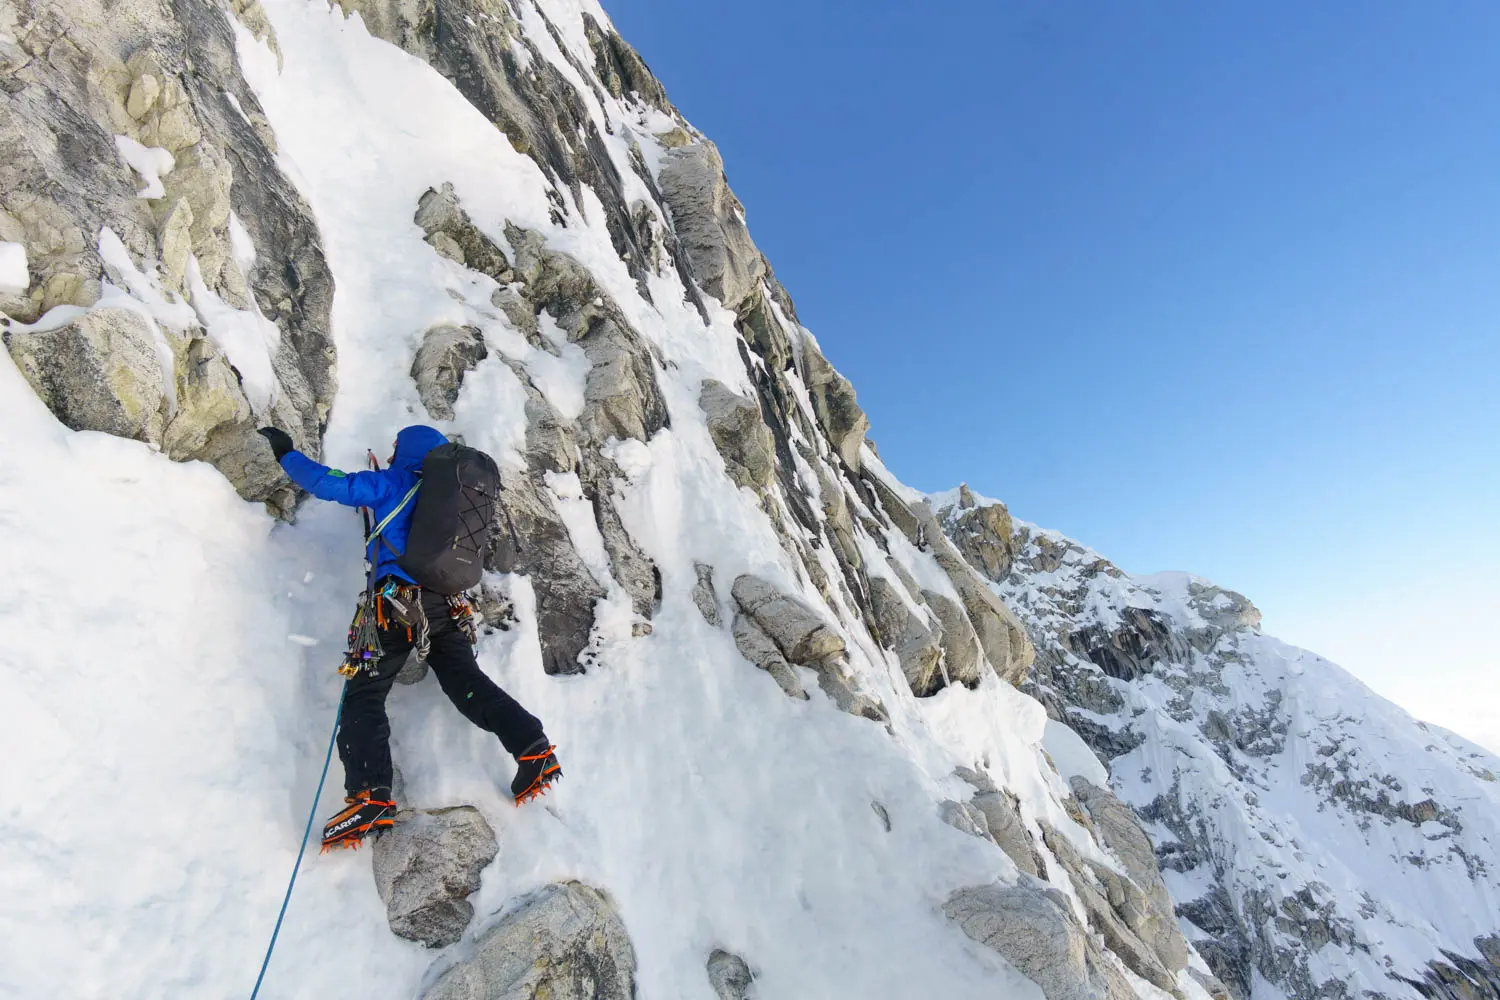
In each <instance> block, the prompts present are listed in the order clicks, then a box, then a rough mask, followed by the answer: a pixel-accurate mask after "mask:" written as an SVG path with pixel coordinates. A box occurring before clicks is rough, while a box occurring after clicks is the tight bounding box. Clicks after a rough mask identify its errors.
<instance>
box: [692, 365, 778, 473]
mask: <svg viewBox="0 0 1500 1000" xmlns="http://www.w3.org/2000/svg"><path fill="white" fill-rule="evenodd" d="M698 405H699V406H701V407H703V412H704V414H706V415H707V417H708V433H709V435H710V436H711V437H712V438H713V441H714V445H715V447H717V448H718V449H719V454H720V455H723V456H724V467H725V470H726V471H727V472H728V473H729V478H730V479H732V480H734V482H735V484H736V485H739V486H749V487H751V488H752V489H765V488H767V487H768V486H770V485H771V483H772V481H773V480H774V478H775V475H776V443H775V441H774V440H773V439H772V437H771V431H770V428H768V427H766V424H765V421H764V420H762V419H761V415H760V406H759V405H758V404H757V403H755V402H754V401H752V400H749V399H746V398H745V397H744V396H741V395H740V394H739V393H736V392H734V391H733V390H731V389H730V388H729V387H728V386H726V385H725V384H724V383H722V382H719V381H716V380H714V379H706V380H704V382H703V390H702V392H701V393H700V394H699V396H698Z"/></svg>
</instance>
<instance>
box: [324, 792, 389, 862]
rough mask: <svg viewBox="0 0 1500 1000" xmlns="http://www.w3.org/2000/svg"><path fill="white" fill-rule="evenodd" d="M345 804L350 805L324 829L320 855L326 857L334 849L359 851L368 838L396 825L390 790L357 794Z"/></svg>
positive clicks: (346, 800)
mask: <svg viewBox="0 0 1500 1000" xmlns="http://www.w3.org/2000/svg"><path fill="white" fill-rule="evenodd" d="M344 801H345V802H347V803H348V805H346V806H345V807H344V809H343V811H341V812H340V813H339V814H338V815H337V816H334V817H333V819H330V820H329V821H328V825H327V826H325V827H323V847H322V849H321V850H320V851H319V852H318V853H320V854H327V853H328V852H329V851H331V850H334V849H335V848H341V849H344V850H358V848H359V846H360V845H361V844H363V843H364V842H365V837H366V836H368V835H370V834H372V833H374V834H379V833H381V832H383V831H385V830H389V829H390V828H391V827H393V826H395V825H396V802H395V800H394V799H392V798H391V791H390V789H388V788H376V789H373V790H369V789H367V790H365V791H363V792H356V793H355V794H354V795H352V796H350V797H349V798H346V799H345V800H344Z"/></svg>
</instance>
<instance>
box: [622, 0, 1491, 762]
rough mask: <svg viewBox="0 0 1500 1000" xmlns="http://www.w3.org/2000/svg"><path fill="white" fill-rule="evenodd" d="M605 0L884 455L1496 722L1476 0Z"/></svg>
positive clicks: (1485, 75) (1465, 713) (1441, 703)
mask: <svg viewBox="0 0 1500 1000" xmlns="http://www.w3.org/2000/svg"><path fill="white" fill-rule="evenodd" d="M607 7H608V9H609V11H610V14H611V16H612V17H613V18H614V20H615V23H616V25H617V27H618V28H619V29H620V31H621V33H622V34H623V35H624V36H625V37H626V38H627V39H628V40H629V41H630V42H631V43H632V44H634V45H635V46H636V47H637V48H638V49H639V50H640V51H641V53H642V55H643V56H644V57H645V58H646V60H647V62H649V63H650V64H651V66H652V68H653V69H654V70H655V71H656V73H657V75H658V76H660V77H661V79H662V80H663V82H664V83H665V84H666V86H667V90H668V93H669V94H670V95H671V97H672V98H673V100H674V101H675V102H676V103H677V104H678V106H679V107H680V108H681V109H682V110H683V112H684V113H685V114H686V115H687V116H688V118H689V119H690V120H691V121H693V122H694V124H696V125H697V126H698V127H699V128H701V129H703V130H704V131H705V132H706V133H707V134H708V135H709V136H710V137H711V138H713V139H714V140H715V141H716V142H717V143H718V144H719V146H720V148H721V150H722V151H723V154H724V160H725V163H726V167H727V171H728V173H729V178H730V182H731V184H732V185H733V186H734V188H735V190H736V192H737V193H738V195H739V196H740V198H741V200H742V201H743V202H744V203H745V205H746V210H747V214H748V217H749V222H750V227H751V232H752V233H753V235H754V236H755V238H756V240H757V242H758V243H759V244H760V246H761V248H762V249H763V250H764V251H765V252H766V254H767V256H768V257H769V258H770V260H771V262H772V264H773V266H774V267H775V268H776V271H777V274H778V276H779V277H780V278H781V279H782V281H783V282H784V283H785V284H786V285H787V287H788V289H789V290H790V291H791V293H792V296H793V297H794V299H795V300H796V302H797V306H798V310H799V313H800V317H801V319H802V321H803V322H804V323H805V324H806V325H807V326H808V327H809V328H811V329H812V330H813V331H814V333H816V334H817V336H818V337H819V339H820V341H821V342H822V344H823V347H824V349H825V351H826V353H827V354H828V355H829V357H830V358H831V359H832V360H833V361H834V363H835V364H836V365H837V366H838V367H839V368H840V370H842V371H843V372H844V373H845V374H846V375H848V376H849V378H850V379H851V380H852V381H853V382H854V385H855V387H856V389H857V391H858V393H859V398H860V402H861V404H862V405H863V406H864V407H865V409H866V411H867V412H868V413H869V414H870V418H871V421H872V423H873V430H872V437H873V438H874V439H875V440H876V442H877V443H878V444H879V447H880V450H881V454H882V456H883V457H884V458H885V460H886V462H887V464H888V465H890V466H891V468H892V469H893V470H894V471H896V472H897V473H898V474H899V475H900V476H901V477H902V478H903V479H904V480H905V481H907V482H909V483H911V484H912V485H914V486H917V487H919V488H923V489H928V490H938V489H943V488H947V487H949V486H951V485H953V484H955V483H957V482H959V481H967V482H968V483H969V484H970V485H971V486H972V487H974V488H975V489H977V490H979V491H980V492H982V493H986V494H989V495H991V496H996V497H999V498H1002V499H1004V500H1005V501H1007V503H1009V505H1010V507H1011V510H1012V512H1013V513H1015V514H1016V515H1017V516H1018V517H1021V518H1024V519H1026V520H1030V521H1035V522H1038V523H1041V524H1044V525H1047V526H1049V527H1054V528H1058V529H1060V530H1062V531H1065V532H1067V533H1068V534H1071V535H1073V536H1074V537H1076V538H1078V539H1080V540H1082V541H1084V542H1086V543H1087V544H1089V545H1091V546H1093V547H1095V548H1097V549H1099V550H1100V551H1101V552H1103V553H1104V554H1105V555H1107V556H1109V557H1110V558H1111V559H1113V560H1114V561H1116V562H1118V563H1119V564H1121V565H1122V566H1123V567H1124V568H1126V569H1129V570H1132V571H1140V572H1149V571H1155V570H1160V569H1186V570H1190V571H1192V572H1195V573H1198V574H1200V575H1203V576H1207V577H1209V578H1211V579H1214V580H1215V581H1216V582H1219V583H1221V584H1223V585H1225V586H1229V587H1233V588H1235V589H1238V590H1241V591H1243V592H1245V593H1246V594H1247V595H1249V596H1250V597H1251V598H1252V599H1253V600H1254V601H1255V602H1256V603H1257V604H1258V605H1259V606H1260V607H1261V609H1262V610H1263V611H1264V612H1265V614H1266V629H1267V631H1269V632H1271V633H1273V634H1277V635H1281V636H1282V637H1284V638H1287V639H1289V640H1292V641H1295V642H1298V643H1300V644H1303V645H1306V646H1308V647H1309V648H1312V649H1315V650H1317V651H1318V652H1322V653H1324V654H1325V655H1328V656H1330V657H1331V658H1333V659H1335V660H1337V661H1339V662H1341V663H1342V664H1343V665H1344V666H1346V667H1347V668H1348V669H1350V670H1352V671H1354V672H1355V673H1357V674H1360V675H1361V676H1363V677H1365V678H1366V679H1368V680H1369V681H1370V682H1371V683H1372V684H1373V685H1374V686H1375V687H1376V689H1377V690H1380V691H1381V692H1382V693H1384V694H1386V695H1387V696H1389V697H1393V698H1395V699H1396V700H1397V701H1398V702H1401V703H1402V704H1403V705H1405V706H1406V707H1408V708H1409V709H1411V710H1412V711H1414V712H1416V713H1417V714H1419V715H1422V716H1424V717H1426V718H1430V719H1432V720H1433V721H1437V722H1441V723H1443V724H1446V725H1449V726H1451V727H1453V728H1455V729H1458V730H1459V731H1460V732H1463V733H1465V735H1469V736H1471V737H1473V738H1476V739H1480V740H1481V741H1483V742H1486V743H1487V744H1489V745H1490V746H1492V747H1494V748H1496V749H1500V654H1497V653H1496V651H1495V650H1496V647H1497V641H1496V640H1497V638H1500V637H1497V635H1496V633H1497V631H1500V583H1497V581H1500V528H1497V527H1496V523H1495V521H1496V518H1497V516H1500V402H1497V398H1500V5H1497V4H1494V3H1492V2H1488V0H1485V2H1473V0H1470V2H1465V0H1445V2H1444V3H1442V4H1411V3H1408V4H1368V3H1355V2H1352V0H1348V2H1337V0H1336V2H1332V3H1327V4H1315V5H1303V4H1290V3H1253V4H1252V3H1235V4H1200V3H1189V2H1185V0H1183V2H1156V0H1148V2H1144V3H1131V4H1114V3H1098V2H1092V3H1082V2H1071V0H1060V2H1059V0H1052V2H1047V3H1041V2H1034V0H1020V2H1014V3H1011V2H978V0H975V2H970V0H949V2H947V3H943V4H920V5H919V4H912V3H899V4H898V3H893V2H888V0H860V2H853V0H841V2H809V0H801V2H792V0H761V2H758V3H756V4H753V5H747V4H736V5H732V6H731V5H724V4H712V3H702V2H701V0H613V2H611V3H608V4H607Z"/></svg>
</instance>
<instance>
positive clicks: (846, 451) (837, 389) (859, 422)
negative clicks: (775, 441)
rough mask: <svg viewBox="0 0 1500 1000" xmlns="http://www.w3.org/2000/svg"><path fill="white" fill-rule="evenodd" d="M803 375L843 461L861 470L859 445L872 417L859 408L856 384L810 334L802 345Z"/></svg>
mask: <svg viewBox="0 0 1500 1000" xmlns="http://www.w3.org/2000/svg"><path fill="white" fill-rule="evenodd" d="M802 378H803V381H804V382H806V383H807V392H808V395H809V396H811V397H812V403H813V411H814V412H815V413H816V414H817V416H818V423H819V424H820V425H821V426H822V428H823V430H824V432H825V433H826V434H827V435H828V440H829V441H830V442H831V443H832V444H833V447H834V449H835V450H836V451H837V452H838V454H839V457H840V458H842V459H843V460H844V464H845V465H846V466H848V467H849V468H850V469H851V470H853V471H854V472H858V471H859V469H860V459H859V449H860V448H861V447H862V446H863V445H864V443H865V434H866V433H867V432H868V431H869V430H870V418H869V417H867V416H865V411H864V410H861V409H860V408H859V403H858V401H857V400H856V399H855V397H854V386H853V385H851V384H850V383H849V380H848V379H846V378H844V376H842V375H840V374H839V373H838V372H837V371H836V370H835V369H834V367H833V365H831V364H829V363H828V359H827V358H825V357H823V352H822V351H820V350H818V347H817V345H816V344H814V343H813V342H812V339H811V338H806V339H805V342H804V343H803V345H802Z"/></svg>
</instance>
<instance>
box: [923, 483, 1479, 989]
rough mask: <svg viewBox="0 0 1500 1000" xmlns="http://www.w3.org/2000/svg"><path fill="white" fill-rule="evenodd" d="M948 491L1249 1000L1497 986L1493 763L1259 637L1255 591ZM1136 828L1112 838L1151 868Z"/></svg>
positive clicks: (1037, 673)
mask: <svg viewBox="0 0 1500 1000" xmlns="http://www.w3.org/2000/svg"><path fill="white" fill-rule="evenodd" d="M934 499H935V501H936V506H937V509H938V511H939V516H940V518H941V520H942V522H943V526H944V529H945V531H946V532H947V533H948V535H949V537H950V538H951V539H952V540H953V543H954V544H955V545H956V546H957V547H958V548H959V549H960V550H961V551H962V553H963V555H964V556H965V558H966V559H967V560H968V561H969V562H970V563H971V564H972V565H974V566H975V567H982V568H983V570H984V572H985V573H986V575H987V576H988V577H989V578H990V580H991V581H992V583H993V584H994V588H995V592H996V593H997V594H998V595H999V596H1001V597H1002V598H1003V599H1004V600H1005V602H1006V604H1007V605H1009V606H1010V607H1012V608H1014V609H1015V610H1016V612H1017V614H1019V615H1020V616H1021V618H1022V619H1023V620H1024V621H1025V622H1026V626H1027V629H1028V631H1029V633H1030V635H1031V637H1032V640H1033V643H1034V644H1035V647H1036V650H1037V658H1036V662H1035V665H1034V667H1033V670H1032V672H1031V674H1030V676H1029V677H1028V678H1027V679H1026V681H1025V683H1024V684H1023V687H1024V688H1025V690H1027V691H1028V692H1030V693H1031V694H1033V695H1034V696H1035V697H1036V698H1037V699H1038V700H1039V701H1041V702H1042V703H1043V704H1044V705H1045V706H1046V707H1047V711H1048V714H1049V715H1050V716H1051V717H1052V718H1054V719H1057V720H1058V721H1061V722H1064V723H1066V724H1067V725H1069V726H1070V727H1071V728H1073V729H1074V730H1075V731H1076V732H1078V733H1079V734H1081V735H1082V736H1083V737H1084V739H1085V740H1086V741H1087V742H1088V743H1089V745H1090V746H1091V747H1092V749H1093V750H1094V752H1095V753H1096V754H1097V755H1098V756H1099V757H1100V759H1101V760H1103V761H1105V762H1106V763H1107V764H1108V765H1109V768H1110V772H1111V775H1112V780H1111V785H1112V787H1113V788H1114V790H1115V791H1116V792H1117V793H1118V794H1119V795H1120V796H1121V797H1122V798H1123V799H1124V800H1125V801H1126V802H1127V803H1129V805H1130V806H1132V807H1133V808H1134V811H1135V813H1136V814H1137V816H1138V817H1139V819H1140V820H1141V821H1142V822H1143V823H1144V824H1145V828H1146V830H1147V831H1148V832H1149V834H1150V843H1152V844H1154V852H1155V855H1156V861H1157V863H1158V864H1159V866H1160V868H1161V869H1162V870H1163V871H1164V873H1165V876H1166V878H1165V881H1164V882H1163V883H1162V884H1161V885H1160V886H1153V888H1152V891H1153V894H1156V895H1157V898H1158V899H1160V898H1163V897H1164V895H1165V893H1167V892H1168V891H1170V896H1171V899H1172V900H1174V901H1175V909H1176V913H1177V915H1178V917H1179V918H1180V921H1181V923H1182V926H1183V927H1184V928H1185V929H1186V930H1187V932H1188V939H1189V940H1190V941H1192V942H1193V944H1194V946H1195V947H1196V948H1197V950H1198V951H1199V952H1200V953H1201V954H1202V955H1203V956H1204V958H1206V959H1207V961H1208V963H1209V965H1210V966H1211V967H1212V968H1213V970H1214V972H1215V973H1216V974H1217V975H1218V977H1219V978H1220V979H1222V980H1223V982H1224V983H1225V984H1227V985H1228V987H1229V989H1230V990H1231V992H1232V993H1233V995H1234V996H1235V997H1237V998H1246V997H1252V996H1260V995H1261V992H1260V990H1261V989H1263V988H1265V986H1264V984H1269V985H1270V987H1272V988H1275V989H1278V990H1281V991H1283V992H1284V993H1285V994H1286V995H1287V996H1291V997H1336V998H1341V1000H1342V998H1349V997H1355V996H1363V997H1396V996H1411V995H1413V994H1417V995H1421V996H1427V997H1439V996H1442V997H1450V996H1451V997H1456V996H1463V997H1490V996H1495V995H1496V993H1495V987H1496V981H1497V971H1500V970H1497V967H1496V965H1495V962H1494V958H1495V944H1494V942H1495V932H1496V928H1497V926H1500V917H1497V916H1496V915H1495V911H1494V909H1493V905H1492V903H1491V902H1490V901H1491V900H1493V899H1494V893H1495V891H1496V887H1497V884H1500V883H1497V881H1496V879H1497V874H1500V869H1497V861H1500V857H1497V849H1500V838H1497V829H1496V825H1495V813H1494V812H1493V809H1494V804H1495V802H1496V801H1497V796H1496V790H1495V789H1496V779H1497V771H1500V767H1497V762H1496V760H1495V758H1494V757H1492V756H1491V755H1489V754H1486V753H1484V752H1483V751H1482V750H1480V749H1479V748H1477V747H1474V746H1473V745H1471V744H1468V743H1467V742H1466V741H1464V740H1462V739H1460V738H1459V737H1456V736H1454V735H1453V734H1451V733H1446V732H1444V731H1442V730H1440V729H1437V728H1436V727H1429V726H1427V725H1425V724H1423V723H1419V722H1417V721H1415V720H1413V719H1411V718H1410V717H1408V716H1406V715H1405V713H1403V712H1401V711H1400V710H1399V709H1397V708H1396V707H1395V706H1393V705H1390V704H1389V703H1387V702H1384V701H1383V700H1381V699H1380V698H1378V697H1377V696H1375V695H1373V694H1372V693H1371V692H1369V691H1368V690H1367V689H1365V688H1364V686H1363V685H1361V684H1360V683H1359V682H1358V681H1356V680H1355V679H1354V678H1352V677H1349V676H1348V675H1347V674H1345V673H1344V672H1343V671H1341V670H1340V669H1339V668H1338V667H1336V666H1334V665H1333V664H1331V663H1328V662H1327V661H1325V660H1322V659H1320V658H1319V657H1317V656H1314V655H1313V654H1311V653H1307V652H1305V651H1302V650H1299V649H1295V648H1292V647H1289V646H1286V645H1284V644H1282V643H1279V642H1277V641H1276V640H1274V639H1271V638H1269V637H1266V636H1264V635H1262V634H1261V633H1260V629H1259V625H1260V617H1261V616H1260V612H1259V611H1257V610H1256V608H1255V607H1254V605H1252V604H1251V603H1250V602H1249V601H1248V600H1247V599H1246V598H1244V597H1243V596H1241V595H1239V594H1236V593H1234V592H1232V591H1228V590H1224V589H1222V588H1220V587H1217V586H1214V585H1213V584H1211V583H1209V582H1207V581H1205V580H1200V579H1197V578H1195V577H1189V576H1187V575H1185V574H1162V575H1158V576H1156V577H1135V576H1131V575H1130V574H1128V573H1125V572H1124V571H1122V570H1120V569H1119V568H1118V567H1116V566H1114V565H1113V564H1112V563H1110V562H1108V561H1107V560H1105V559H1103V558H1102V557H1100V556H1099V555H1098V554H1097V553H1095V552H1093V551H1091V550H1089V549H1087V548H1085V547H1084V546H1082V545H1080V544H1078V543H1077V542H1074V541H1072V540H1071V539H1068V538H1065V537H1064V536H1062V535H1059V534H1057V533H1056V532H1051V531H1045V530H1042V529H1039V528H1036V527H1034V526H1032V525H1026V524H1021V523H1018V522H1013V521H1012V519H1011V517H1010V515H1009V513H1008V512H1007V511H1006V509H1005V507H1004V505H1003V504H1000V503H999V502H997V501H993V500H989V499H986V498H982V497H978V496H976V495H975V494H974V493H972V492H971V491H970V490H969V489H968V488H967V487H961V488H960V489H958V490H955V491H952V492H950V493H947V494H941V495H939V496H937V497H935V498H934ZM1079 782H1080V779H1077V778H1075V779H1074V784H1075V788H1076V789H1077V786H1078V784H1079ZM1085 784H1086V783H1085ZM1078 792H1079V795H1078V797H1079V799H1080V801H1081V802H1082V803H1084V804H1085V807H1086V808H1087V809H1088V811H1089V812H1090V813H1091V815H1094V816H1095V817H1096V819H1097V818H1098V817H1099V816H1100V815H1103V816H1106V817H1108V816H1110V815H1111V813H1112V811H1113V807H1112V806H1110V805H1106V806H1104V807H1103V810H1102V813H1101V810H1100V809H1098V808H1096V807H1095V806H1094V805H1092V804H1089V803H1090V795H1091V794H1092V791H1091V790H1090V789H1088V788H1087V787H1084V788H1081V789H1078ZM1131 826H1133V824H1127V825H1126V827H1125V828H1124V829H1125V831H1126V832H1124V834H1123V837H1122V836H1121V835H1120V834H1116V835H1113V836H1110V835H1108V834H1106V836H1105V840H1106V842H1109V843H1110V846H1111V847H1112V848H1114V849H1115V850H1116V851H1117V853H1120V854H1121V855H1122V856H1124V857H1136V858H1140V857H1142V855H1143V854H1144V851H1145V849H1146V847H1147V846H1148V845H1147V844H1146V843H1139V842H1138V843H1136V844H1134V845H1133V846H1132V845H1131V844H1129V843H1128V841H1132V840H1134V836H1133V834H1131V833H1129V832H1128V831H1129V828H1130V827H1131ZM1140 881H1141V883H1142V884H1143V885H1145V884H1147V883H1151V882H1152V881H1153V880H1152V879H1151V877H1150V875H1149V873H1147V874H1145V875H1144V876H1143V878H1142V879H1141V880H1140ZM1417 901H1421V902H1417ZM1459 914H1463V916H1459ZM1403 938H1405V939H1406V941H1405V942H1403V941H1402V939H1403ZM1413 939H1414V940H1415V942H1416V943H1415V945H1414V946H1413ZM1432 941H1442V942H1445V943H1444V944H1442V945H1441V946H1437V947H1436V948H1434V946H1433V945H1432V944H1429V943H1428V942H1432ZM1257 983H1260V984H1262V986H1260V987H1257Z"/></svg>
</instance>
